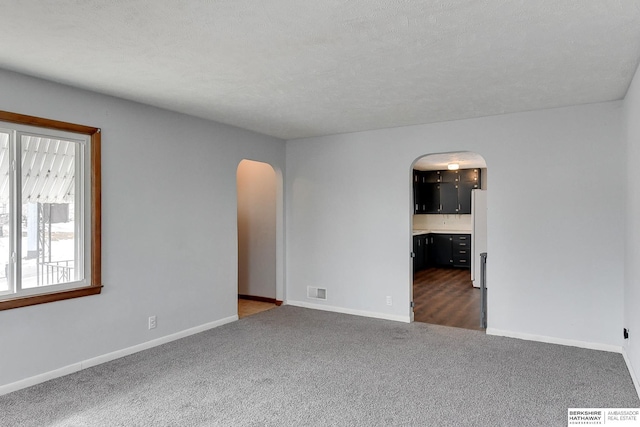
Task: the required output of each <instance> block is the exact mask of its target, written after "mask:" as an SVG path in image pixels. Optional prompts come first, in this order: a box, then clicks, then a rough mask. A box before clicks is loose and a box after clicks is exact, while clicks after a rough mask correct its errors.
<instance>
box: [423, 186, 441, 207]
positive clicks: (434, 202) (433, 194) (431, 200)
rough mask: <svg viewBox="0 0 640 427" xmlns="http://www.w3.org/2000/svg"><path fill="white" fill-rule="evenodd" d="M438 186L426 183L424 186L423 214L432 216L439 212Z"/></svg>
mask: <svg viewBox="0 0 640 427" xmlns="http://www.w3.org/2000/svg"><path fill="white" fill-rule="evenodd" d="M440 185H441V184H435V183H427V184H425V185H424V197H423V199H422V201H423V205H422V206H423V213H427V214H432V213H439V212H440Z"/></svg>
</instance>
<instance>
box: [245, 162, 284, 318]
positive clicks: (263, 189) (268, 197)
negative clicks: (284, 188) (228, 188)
mask: <svg viewBox="0 0 640 427" xmlns="http://www.w3.org/2000/svg"><path fill="white" fill-rule="evenodd" d="M278 178H279V177H278V174H277V173H276V171H275V170H274V168H273V167H272V166H271V165H269V164H268V163H263V162H257V161H253V160H246V159H245V160H242V161H241V162H240V164H239V165H238V169H237V171H236V183H237V196H238V199H237V200H238V212H237V214H238V218H237V221H238V317H240V318H242V317H246V316H250V315H252V314H256V313H259V312H262V311H265V310H269V309H272V308H274V307H276V306H278V305H280V304H281V303H282V301H281V300H279V299H278V298H277V294H278V283H277V282H278V268H277V263H278V261H279V260H278V233H277V228H278V227H277V226H278V210H279V209H278V203H277V199H278V192H279V190H278V189H279V187H278Z"/></svg>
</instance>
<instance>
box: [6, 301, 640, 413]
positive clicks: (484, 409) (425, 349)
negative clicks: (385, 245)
mask: <svg viewBox="0 0 640 427" xmlns="http://www.w3.org/2000/svg"><path fill="white" fill-rule="evenodd" d="M639 406H640V401H639V400H638V396H637V394H636V392H635V389H634V387H633V384H632V382H631V377H630V376H629V373H628V371H627V369H626V366H625V363H624V360H623V358H622V356H621V355H619V354H614V353H607V352H601V351H593V350H584V349H579V348H572V347H564V346H559V345H552V344H543V343H535V342H528V341H522V340H517V339H510V338H501V337H492V336H486V335H484V334H483V333H481V332H477V331H468V330H463V329H456V328H448V327H441V326H433V325H426V324H420V323H414V324H403V323H396V322H390V321H384V320H375V319H367V318H361V317H356V316H348V315H342V314H335V313H327V312H321V311H314V310H307V309H302V308H297V307H289V306H283V307H279V308H276V309H273V310H270V311H266V312H263V313H260V314H257V315H254V316H251V317H247V318H244V319H242V320H240V321H238V322H234V323H231V324H228V325H225V326H222V327H219V328H217V329H213V330H210V331H207V332H204V333H201V334H198V335H194V336H191V337H188V338H184V339H182V340H179V341H175V342H172V343H169V344H165V345H163V346H160V347H156V348H153V349H151V350H147V351H144V352H141V353H137V354H134V355H131V356H128V357H124V358H122V359H118V360H115V361H112V362H109V363H106V364H103V365H100V366H96V367H94V368H90V369H87V370H84V371H81V372H78V373H75V374H72V375H69V376H66V377H63V378H58V379H55V380H52V381H48V382H46V383H43V384H39V385H37V386H34V387H31V388H28V389H25V390H21V391H18V392H15V393H12V394H9V395H5V396H1V397H0V424H1V425H2V426H263V425H268V426H313V425H316V426H327V425H329V426H385V425H386V426H556V425H557V426H566V425H567V408H568V407H639Z"/></svg>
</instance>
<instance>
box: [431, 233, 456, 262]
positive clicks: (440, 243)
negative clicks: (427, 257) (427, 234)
mask: <svg viewBox="0 0 640 427" xmlns="http://www.w3.org/2000/svg"><path fill="white" fill-rule="evenodd" d="M431 239H432V240H431V241H432V242H433V251H432V255H431V259H432V260H433V264H435V265H438V266H445V265H453V247H452V244H451V242H452V237H451V235H450V234H436V233H433V234H431Z"/></svg>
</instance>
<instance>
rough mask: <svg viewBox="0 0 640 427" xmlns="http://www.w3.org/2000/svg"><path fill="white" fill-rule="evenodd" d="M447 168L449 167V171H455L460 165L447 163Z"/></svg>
mask: <svg viewBox="0 0 640 427" xmlns="http://www.w3.org/2000/svg"><path fill="white" fill-rule="evenodd" d="M447 169H449V170H450V171H457V170H458V169H460V165H459V164H457V163H449V164H448V165H447Z"/></svg>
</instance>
